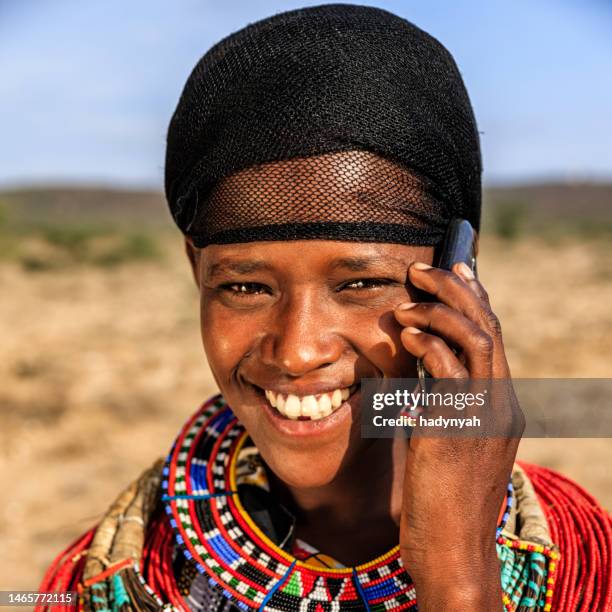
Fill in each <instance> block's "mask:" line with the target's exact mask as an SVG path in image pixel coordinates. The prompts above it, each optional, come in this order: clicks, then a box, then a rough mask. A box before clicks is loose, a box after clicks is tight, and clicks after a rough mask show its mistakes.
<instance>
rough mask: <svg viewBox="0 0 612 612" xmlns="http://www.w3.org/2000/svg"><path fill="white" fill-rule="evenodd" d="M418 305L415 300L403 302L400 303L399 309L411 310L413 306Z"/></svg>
mask: <svg viewBox="0 0 612 612" xmlns="http://www.w3.org/2000/svg"><path fill="white" fill-rule="evenodd" d="M415 306H416V304H415V303H414V302H404V303H403V304H400V305H399V306H398V307H397V309H398V310H410V309H411V308H414V307H415Z"/></svg>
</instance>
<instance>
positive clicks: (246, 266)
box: [206, 259, 272, 278]
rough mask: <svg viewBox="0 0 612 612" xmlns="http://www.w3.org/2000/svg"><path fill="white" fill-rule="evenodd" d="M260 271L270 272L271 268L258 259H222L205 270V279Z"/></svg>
mask: <svg viewBox="0 0 612 612" xmlns="http://www.w3.org/2000/svg"><path fill="white" fill-rule="evenodd" d="M261 270H272V266H271V265H270V264H269V263H267V262H266V261H262V260H258V259H242V260H235V259H231V260H229V259H227V260H224V259H222V260H221V261H218V262H216V263H214V264H210V265H209V266H208V267H207V268H206V278H214V277H215V276H218V275H220V274H223V273H226V272H231V273H233V274H251V273H253V272H259V271H261Z"/></svg>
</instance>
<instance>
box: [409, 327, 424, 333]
mask: <svg viewBox="0 0 612 612" xmlns="http://www.w3.org/2000/svg"><path fill="white" fill-rule="evenodd" d="M406 329H407V330H408V333H409V334H420V333H421V330H420V329H417V328H416V327H407V328H406Z"/></svg>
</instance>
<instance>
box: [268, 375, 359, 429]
mask: <svg viewBox="0 0 612 612" xmlns="http://www.w3.org/2000/svg"><path fill="white" fill-rule="evenodd" d="M256 389H257V394H258V396H259V397H260V401H261V404H262V408H263V412H264V414H265V415H266V417H267V420H268V421H269V422H270V424H271V425H272V426H273V427H274V428H275V429H277V430H278V431H280V432H281V433H283V434H285V435H289V436H294V437H295V436H297V437H302V436H311V435H321V434H322V433H323V432H326V431H328V430H330V429H333V428H335V427H337V426H339V425H340V424H341V423H343V422H344V421H345V420H347V419H351V413H356V414H357V413H358V409H359V399H360V388H359V385H353V386H352V387H350V388H346V387H345V389H346V391H345V393H342V392H341V391H342V390H341V389H340V392H341V393H340V395H341V397H340V402H339V403H338V396H337V394H336V397H335V398H334V402H335V403H336V404H337V406H333V405H332V406H331V410H329V413H328V414H324V415H321V414H320V411H317V413H316V417H315V418H313V417H312V416H309V415H308V414H306V415H304V414H302V409H305V411H306V413H309V412H310V411H311V410H314V409H315V405H314V404H313V399H314V400H315V403H316V406H317V407H318V408H320V406H321V405H322V406H323V408H324V409H325V410H327V408H326V407H327V400H326V399H323V400H322V399H321V398H322V397H323V396H326V395H327V396H328V397H329V396H330V395H331V396H333V394H334V393H335V391H336V390H334V391H329V392H325V393H320V394H316V395H314V394H313V395H307V396H301V397H300V396H296V395H293V397H295V399H291V396H292V394H286V395H285V394H280V396H281V397H282V398H283V399H285V406H283V409H285V410H286V401H287V400H289V403H290V404H289V411H290V413H291V414H293V415H296V416H291V417H289V416H287V414H282V413H281V412H280V411H279V409H278V396H279V394H276V396H275V397H274V398H271V395H270V391H267V392H264V391H263V390H262V389H260V388H256ZM306 398H312V399H306ZM271 399H272V401H275V402H276V404H277V406H276V407H275V406H273V405H272V404H271V402H270V400H271ZM296 401H297V404H296ZM329 401H330V402H331V401H332V398H331V397H329ZM298 409H299V411H300V414H299V415H298V414H297V412H298Z"/></svg>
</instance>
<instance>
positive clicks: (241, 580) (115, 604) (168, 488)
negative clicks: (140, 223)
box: [43, 5, 611, 612]
mask: <svg viewBox="0 0 612 612" xmlns="http://www.w3.org/2000/svg"><path fill="white" fill-rule="evenodd" d="M480 173H481V167H480V152H479V142H478V133H477V130H476V125H475V121H474V117H473V114H472V110H471V106H470V103H469V100H468V97H467V93H466V91H465V88H464V86H463V83H462V80H461V77H460V75H459V72H458V70H457V68H456V66H455V64H454V62H453V60H452V58H451V57H450V55H449V54H448V52H447V51H446V50H445V49H444V48H443V47H442V46H441V45H440V44H439V43H438V42H437V41H436V40H434V39H433V38H431V37H430V36H429V35H427V34H426V33H424V32H422V31H421V30H419V29H418V28H416V27H415V26H413V25H412V24H410V23H408V22H406V21H404V20H402V19H399V18H398V17H395V16H394V15H391V14H389V13H386V12H384V11H381V10H378V9H373V8H366V7H355V6H350V5H330V6H322V7H316V8H309V9H304V10H299V11H293V12H290V13H285V14H282V15H278V16H276V17H272V18H270V19H267V20H265V21H263V22H259V23H256V24H253V25H251V26H249V27H247V28H245V29H244V30H241V31H240V32H238V33H236V34H234V35H232V36H230V37H229V38H228V39H226V40H224V41H222V42H221V43H219V44H218V45H217V46H215V47H214V48H213V49H211V50H210V51H209V52H208V53H207V54H206V55H205V56H204V57H203V58H202V60H201V61H200V62H199V63H198V65H197V66H196V68H195V69H194V71H193V73H192V74H191V76H190V78H189V80H188V82H187V84H186V86H185V89H184V91H183V94H182V96H181V99H180V101H179V104H178V107H177V109H176V112H175V114H174V116H173V118H172V121H171V124H170V129H169V133H168V149H167V160H166V194H167V198H168V202H169V205H170V209H171V211H172V214H173V216H174V219H175V221H176V222H177V224H178V226H179V227H180V228H181V230H182V231H183V233H184V235H185V248H186V252H187V256H188V259H189V262H190V265H191V268H192V271H193V276H194V280H195V282H196V284H197V287H198V289H199V293H200V319H201V334H202V341H203V345H204V350H205V352H206V356H207V359H208V362H209V364H210V368H211V371H212V373H213V375H214V378H215V381H216V383H217V385H218V387H219V390H220V392H221V394H220V395H218V396H215V397H214V398H212V399H210V400H209V401H207V402H206V403H204V405H203V406H202V407H201V408H200V409H199V410H198V411H197V412H196V413H195V414H194V415H193V417H192V418H191V419H190V420H189V421H188V422H187V423H186V425H185V426H184V428H183V430H182V431H181V432H180V433H179V435H178V437H177V440H176V443H175V445H174V446H173V448H172V449H171V450H170V452H169V454H168V455H167V459H166V460H165V461H164V462H160V463H159V464H157V465H155V466H154V467H153V468H151V470H149V471H148V472H146V473H145V474H143V475H142V476H141V478H140V479H139V480H138V481H136V482H135V483H134V484H133V485H132V486H131V487H130V488H129V489H128V490H126V491H125V492H124V493H123V494H122V495H121V496H120V497H119V498H118V499H117V500H116V501H115V503H114V504H113V505H112V506H111V508H110V509H109V511H108V512H107V514H106V515H105V517H104V519H103V520H102V521H101V522H100V524H99V525H98V526H97V527H96V528H94V529H93V530H91V531H90V532H89V533H87V534H85V536H83V538H81V539H80V540H79V541H78V542H76V543H75V544H74V546H73V547H72V548H71V549H69V550H68V551H66V553H64V556H63V557H60V558H58V560H57V561H56V563H55V564H54V565H53V567H52V568H50V570H49V573H48V575H47V577H46V578H45V581H44V584H43V587H44V588H45V590H52V589H77V590H78V591H79V593H80V606H81V607H82V608H85V609H93V610H108V609H110V608H112V609H119V610H128V609H143V610H148V609H157V608H159V607H160V606H166V607H167V608H168V609H179V610H228V611H229V610H232V611H233V610H273V611H274V610H277V611H278V610H285V611H290V610H296V611H297V610H304V611H313V612H327V611H329V612H331V611H341V610H377V611H381V612H382V611H383V610H409V609H416V607H417V601H418V609H419V610H421V611H424V610H425V611H427V610H455V609H460V610H463V609H465V610H498V609H502V606H503V607H504V608H505V609H506V610H515V609H520V610H535V609H543V610H551V609H554V610H573V609H578V608H579V607H580V609H585V610H587V609H588V610H597V609H604V608H605V606H606V605H607V604H608V603H609V602H610V592H611V591H610V589H611V587H610V537H611V536H610V533H611V528H610V520H609V517H608V515H607V514H606V513H605V512H604V511H603V510H601V509H600V508H599V507H598V506H597V504H596V502H594V500H592V499H591V498H590V497H589V496H588V495H587V494H586V493H584V492H582V491H581V490H580V489H579V488H578V487H577V485H574V484H573V483H571V482H569V481H567V480H565V479H563V478H562V477H560V476H558V475H556V474H554V473H552V472H550V471H547V470H544V469H541V468H537V467H535V466H524V468H521V467H520V466H518V465H515V464H514V460H515V456H516V450H517V446H518V436H517V435H516V432H517V431H519V432H522V427H523V421H522V420H521V418H522V416H521V415H520V410H519V409H518V402H517V399H516V397H515V396H514V393H513V391H512V390H511V387H510V391H509V392H508V393H507V394H506V395H504V396H503V397H499V398H496V399H495V402H493V403H492V405H491V406H490V409H491V414H493V415H494V416H495V418H496V419H498V420H499V422H501V423H505V424H506V425H505V429H503V430H502V431H501V433H502V435H497V436H495V437H488V438H483V437H481V438H452V437H432V436H412V437H411V438H410V439H408V440H407V439H405V438H404V437H403V436H400V435H398V436H396V437H394V438H385V439H370V438H365V437H362V436H361V430H360V410H361V402H360V400H361V393H362V389H361V381H362V380H363V379H365V378H369V379H379V380H381V379H387V378H401V377H404V378H414V377H416V376H417V360H418V359H420V360H422V363H423V365H424V366H425V367H426V368H427V370H428V371H429V372H430V373H431V374H432V376H434V377H437V378H457V379H486V380H490V379H510V372H509V368H508V364H507V361H506V356H505V352H504V345H503V340H502V334H501V328H500V325H499V321H498V320H497V318H496V316H495V314H494V313H493V311H492V309H491V305H490V302H489V298H488V295H487V293H486V291H485V289H484V287H483V286H482V285H481V284H480V282H479V281H478V280H477V279H476V277H475V275H474V273H473V271H472V269H471V268H470V267H469V266H467V265H465V263H462V262H456V263H455V265H453V267H452V269H451V270H443V269H441V268H438V267H434V265H433V264H434V262H437V261H438V255H439V253H440V250H441V245H442V239H443V237H444V233H445V231H446V229H447V227H448V226H449V224H450V222H451V220H452V219H455V218H463V219H467V220H468V221H469V222H470V223H471V224H472V225H473V226H474V228H475V229H476V230H477V229H478V227H479V220H480V189H481V185H480ZM581 532H582V534H588V535H586V536H585V537H584V538H583V539H581V541H580V545H579V544H578V539H579V534H580V533H581Z"/></svg>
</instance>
